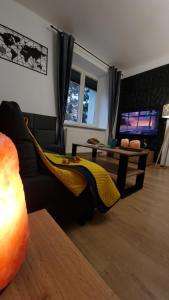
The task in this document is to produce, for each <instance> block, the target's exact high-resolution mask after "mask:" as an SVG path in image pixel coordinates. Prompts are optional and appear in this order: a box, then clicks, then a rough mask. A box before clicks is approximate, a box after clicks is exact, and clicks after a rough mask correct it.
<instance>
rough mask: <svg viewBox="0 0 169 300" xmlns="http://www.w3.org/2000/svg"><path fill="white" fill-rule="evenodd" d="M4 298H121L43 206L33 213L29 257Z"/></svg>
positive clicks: (27, 299)
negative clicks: (41, 209) (42, 208)
mask: <svg viewBox="0 0 169 300" xmlns="http://www.w3.org/2000/svg"><path fill="white" fill-rule="evenodd" d="M0 299H1V300H49V299H50V300H51V299H53V300H61V299H62V300H64V299H65V300H83V299H84V300H88V299H91V300H92V299H93V300H94V299H100V300H102V299H103V300H108V299H112V300H118V298H117V297H116V296H115V295H114V293H113V292H112V290H111V289H110V288H109V287H108V286H107V284H106V283H105V282H104V281H103V279H101V277H100V276H99V275H98V274H97V273H96V271H95V270H94V269H93V268H92V267H91V265H90V264H89V263H88V261H87V260H86V259H85V258H84V257H83V256H82V254H81V253H80V252H79V250H78V249H77V248H76V246H75V245H74V244H73V243H72V242H71V240H70V239H69V238H68V237H67V236H66V234H65V233H64V232H63V231H62V229H61V228H60V227H59V226H58V225H57V224H56V223H55V221H54V220H53V219H52V218H51V217H50V216H49V214H48V213H47V212H46V211H45V210H44V211H40V212H36V213H33V214H32V215H30V243H29V249H28V254H27V258H26V260H25V262H24V264H23V266H22V268H21V270H20V271H19V273H18V274H17V276H16V278H15V279H14V281H13V282H12V283H11V284H10V285H9V286H8V287H7V288H6V290H4V292H3V293H2V295H0Z"/></svg>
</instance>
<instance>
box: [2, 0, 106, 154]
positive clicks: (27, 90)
mask: <svg viewBox="0 0 169 300" xmlns="http://www.w3.org/2000/svg"><path fill="white" fill-rule="evenodd" d="M0 23H1V24H3V25H5V26H7V27H9V28H11V29H14V30H16V31H17V32H19V33H20V34H23V35H25V36H27V37H30V38H31V39H33V40H35V41H37V42H39V43H40V44H42V45H44V46H46V47H47V48H48V74H47V76H45V75H42V74H39V73H37V72H35V71H32V70H29V69H26V68H24V67H22V66H19V65H16V64H14V63H11V62H8V61H5V60H3V59H0V101H1V100H13V101H17V102H18V103H19V105H20V107H21V109H22V111H25V112H33V113H38V114H44V115H51V116H55V115H56V109H55V92H54V91H55V88H54V87H55V84H54V68H55V66H54V56H55V53H56V52H55V51H56V48H55V50H54V42H53V37H54V33H52V32H50V31H49V30H48V29H47V27H49V24H48V23H47V22H46V21H45V20H43V19H42V18H40V17H39V16H37V15H36V14H34V13H32V12H31V11H30V10H28V9H26V8H25V7H24V6H21V5H20V4H18V3H16V2H14V1H12V0H0ZM73 63H75V64H78V66H79V67H80V68H82V69H84V70H86V71H87V72H88V73H91V74H92V75H94V76H95V77H96V78H97V79H98V97H97V101H98V106H97V111H96V123H97V124H96V126H97V127H102V128H106V127H107V110H108V109H107V75H106V72H107V69H105V67H103V66H101V67H100V68H99V66H98V65H97V66H96V65H95V64H91V61H90V60H89V61H87V60H85V59H83V58H82V57H80V56H79V55H78V56H77V54H74V59H73ZM105 134H106V132H105V131H97V130H91V129H85V128H84V129H83V128H74V127H73V128H70V127H69V128H68V130H67V145H66V150H67V152H71V146H72V143H73V142H75V141H76V142H79V143H80V142H86V140H87V139H88V138H89V137H96V138H98V139H99V140H100V141H102V142H106V138H105ZM82 150H83V152H84V149H82Z"/></svg>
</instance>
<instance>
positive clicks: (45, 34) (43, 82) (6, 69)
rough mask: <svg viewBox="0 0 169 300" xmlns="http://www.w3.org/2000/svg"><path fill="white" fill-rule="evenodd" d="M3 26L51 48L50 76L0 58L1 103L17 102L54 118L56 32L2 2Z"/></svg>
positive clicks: (16, 6)
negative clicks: (54, 45)
mask: <svg viewBox="0 0 169 300" xmlns="http://www.w3.org/2000/svg"><path fill="white" fill-rule="evenodd" d="M0 23H1V24H3V25H5V26H7V27H9V28H11V29H14V30H16V31H17V32H19V33H21V34H23V35H25V36H27V37H30V38H31V39H33V40H35V41H37V42H39V43H40V44H42V45H44V46H46V47H47V48H48V75H47V76H45V75H42V74H39V73H37V72H35V71H32V70H29V69H26V68H24V67H22V66H19V65H16V64H14V63H11V62H8V61H5V60H3V59H0V100H15V101H17V102H18V103H19V105H20V106H21V109H22V110H23V111H27V112H34V113H39V114H44V115H51V116H55V114H56V113H55V101H54V77H53V72H54V71H53V70H54V66H53V33H52V32H50V31H49V30H47V26H48V23H47V22H46V21H44V20H43V19H41V18H40V17H39V16H37V15H36V14H34V13H32V12H31V11H29V10H28V9H26V8H24V7H23V6H21V5H20V4H18V3H16V2H14V1H11V0H0Z"/></svg>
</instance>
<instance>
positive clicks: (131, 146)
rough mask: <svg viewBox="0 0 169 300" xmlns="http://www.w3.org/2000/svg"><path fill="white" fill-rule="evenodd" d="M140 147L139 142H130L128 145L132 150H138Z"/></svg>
mask: <svg viewBox="0 0 169 300" xmlns="http://www.w3.org/2000/svg"><path fill="white" fill-rule="evenodd" d="M140 145H141V143H140V141H139V140H132V141H130V143H129V147H130V148H132V149H140Z"/></svg>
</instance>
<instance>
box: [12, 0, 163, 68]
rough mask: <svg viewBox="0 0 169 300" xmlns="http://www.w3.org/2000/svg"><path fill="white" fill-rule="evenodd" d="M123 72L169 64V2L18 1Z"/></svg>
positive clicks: (161, 0)
mask: <svg viewBox="0 0 169 300" xmlns="http://www.w3.org/2000/svg"><path fill="white" fill-rule="evenodd" d="M15 1H16V2H19V3H21V4H23V5H24V6H26V7H27V8H29V9H31V10H32V11H34V12H35V13H36V14H38V15H40V16H41V17H43V18H44V19H46V20H47V21H49V22H50V23H52V24H53V25H55V26H57V27H59V28H61V29H63V30H65V31H67V32H70V33H72V34H73V35H74V36H75V38H76V40H77V41H78V42H79V43H81V44H82V45H83V46H84V47H86V48H88V49H89V50H90V51H92V52H93V53H94V54H95V55H97V56H99V57H100V58H102V59H103V60H105V61H107V62H108V63H109V64H113V65H116V66H118V67H119V68H121V69H122V70H132V69H133V70H134V69H135V70H136V69H137V68H138V67H139V66H142V65H144V66H145V69H146V67H147V66H148V65H150V66H152V65H153V62H157V63H156V64H157V65H158V64H159V65H160V61H162V62H163V64H165V63H169V0H15Z"/></svg>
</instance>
